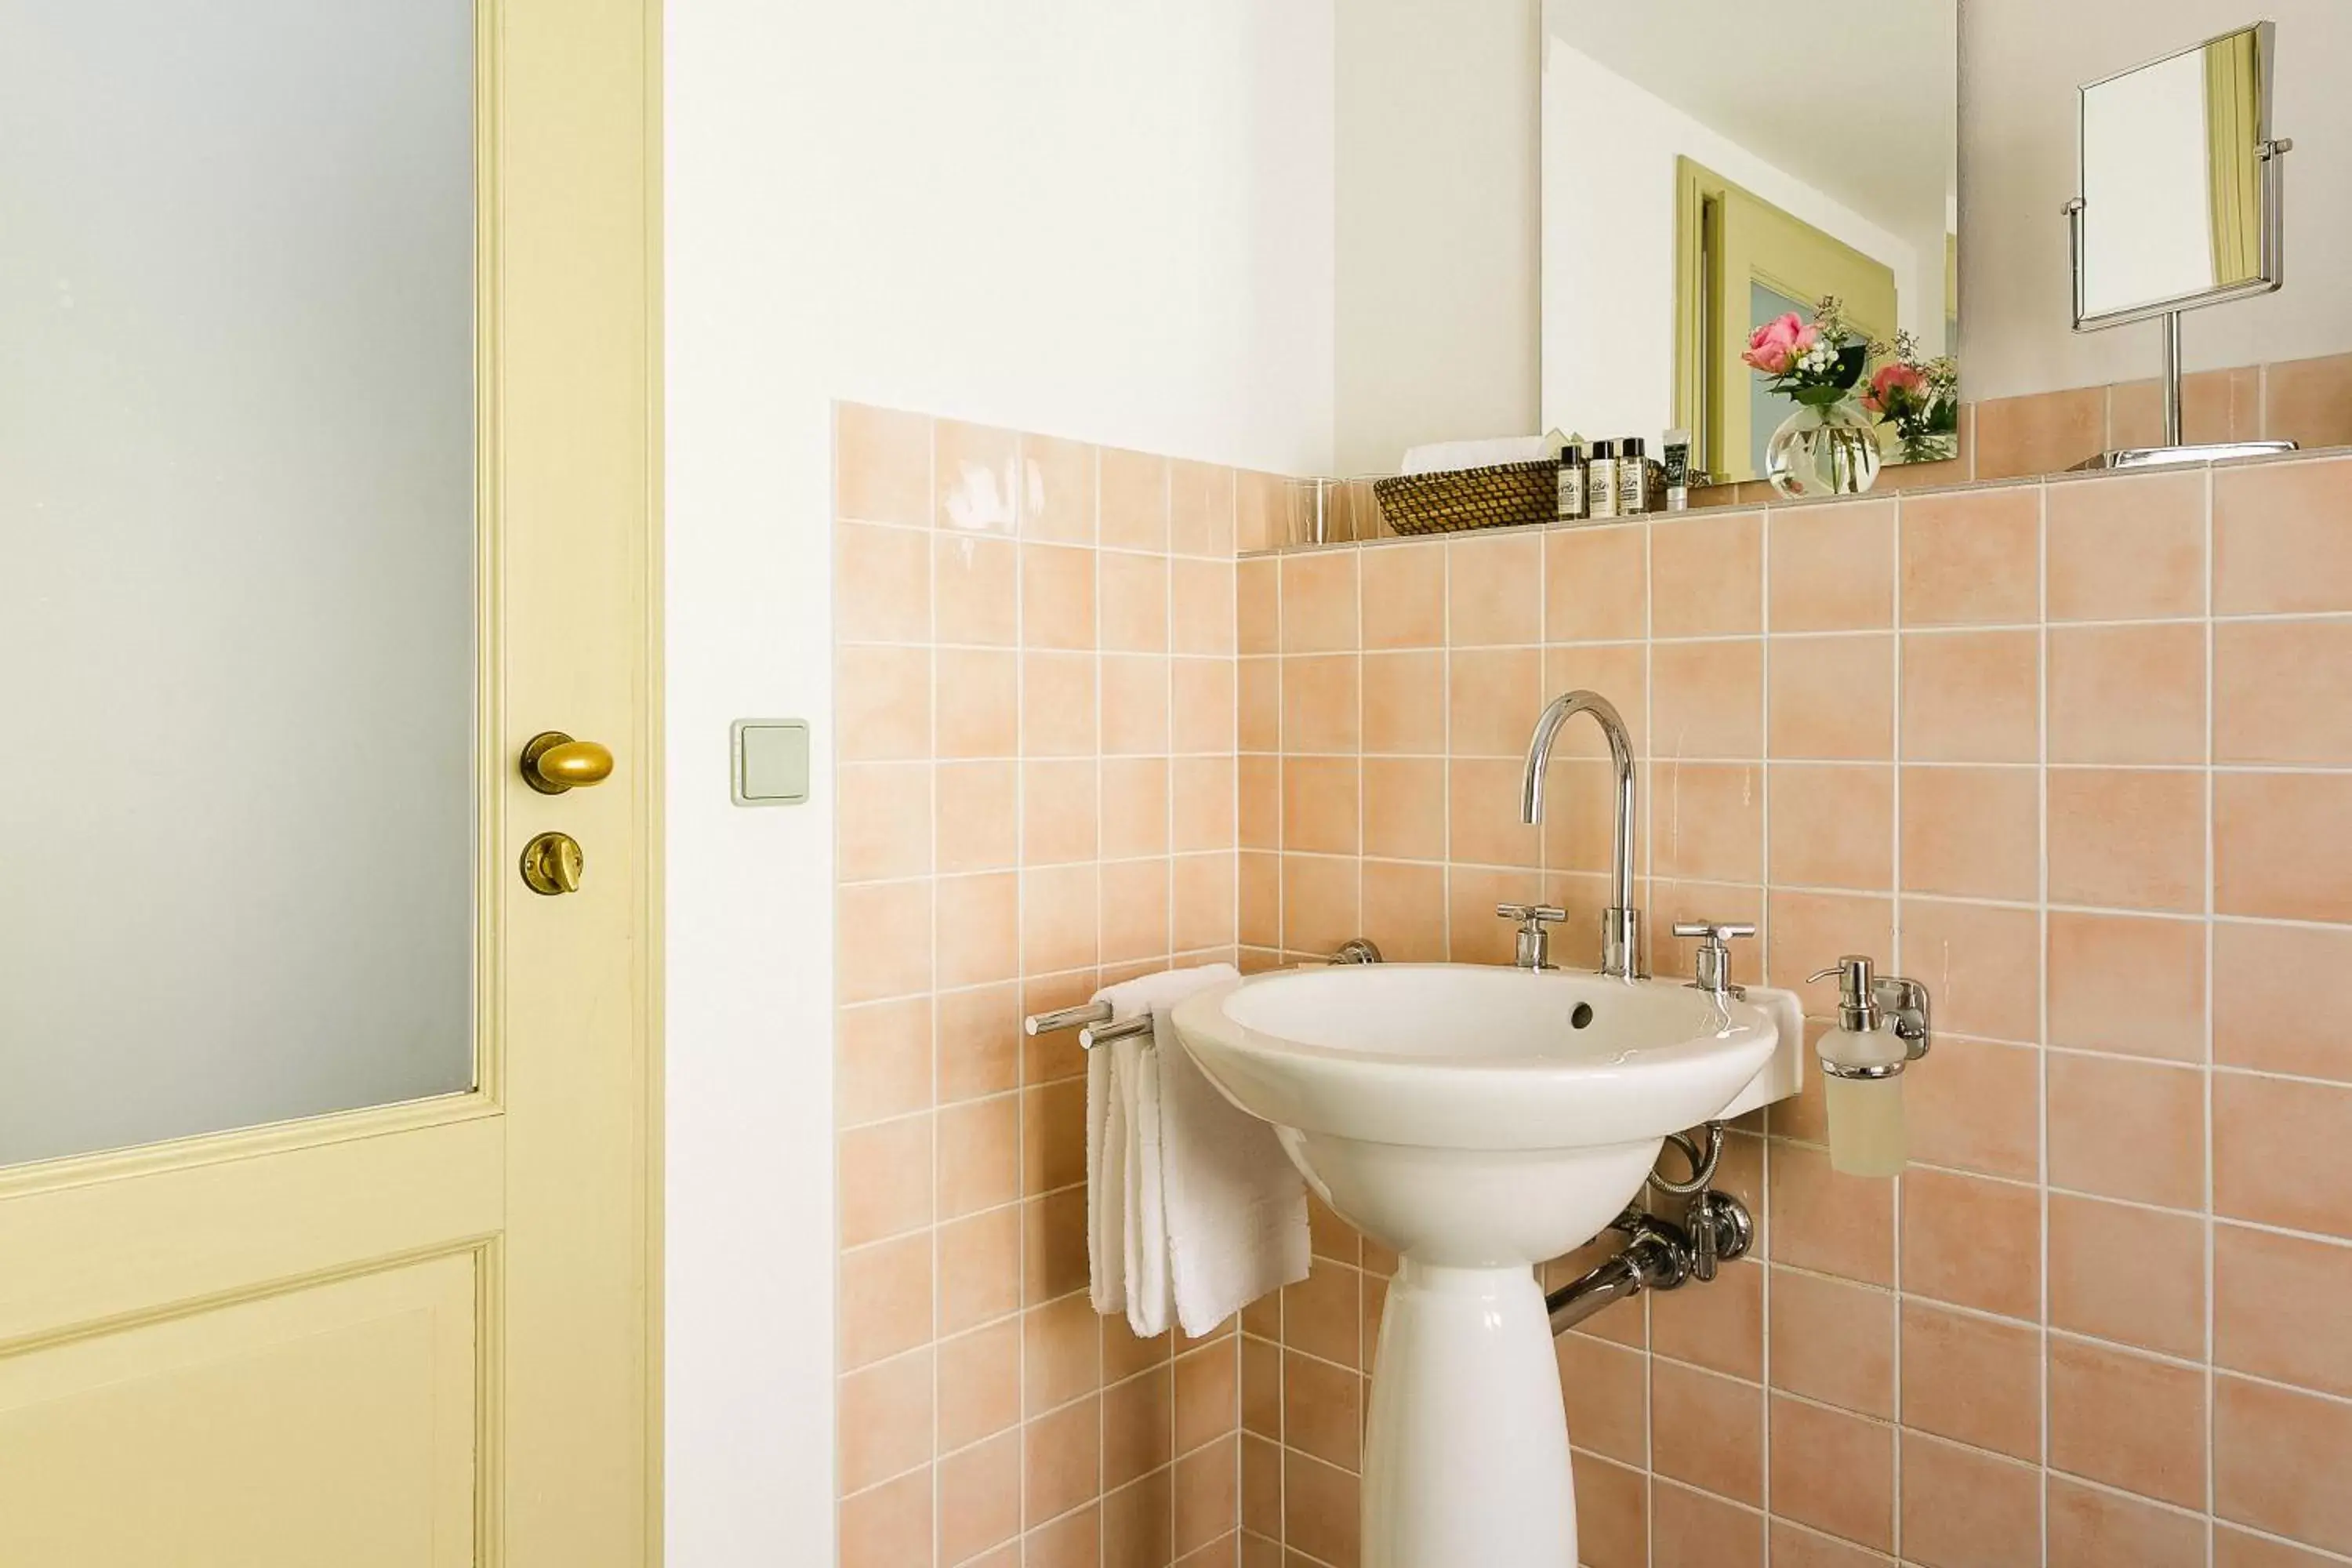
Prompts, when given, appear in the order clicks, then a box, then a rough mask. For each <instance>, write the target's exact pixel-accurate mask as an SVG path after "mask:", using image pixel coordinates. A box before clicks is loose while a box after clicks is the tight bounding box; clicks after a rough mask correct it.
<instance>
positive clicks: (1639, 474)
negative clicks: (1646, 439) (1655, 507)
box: [1617, 436, 1650, 517]
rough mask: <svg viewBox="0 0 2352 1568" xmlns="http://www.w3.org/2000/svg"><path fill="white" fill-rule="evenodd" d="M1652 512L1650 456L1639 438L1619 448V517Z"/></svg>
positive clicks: (1626, 442)
mask: <svg viewBox="0 0 2352 1568" xmlns="http://www.w3.org/2000/svg"><path fill="white" fill-rule="evenodd" d="M1647 510H1650V455H1649V452H1648V449H1647V448H1645V447H1643V444H1642V438H1641V437H1639V436H1628V437H1625V439H1624V440H1622V441H1621V442H1620V443H1618V446H1617V515H1618V516H1620V517H1637V516H1639V515H1640V514H1642V513H1643V512H1645V511H1647Z"/></svg>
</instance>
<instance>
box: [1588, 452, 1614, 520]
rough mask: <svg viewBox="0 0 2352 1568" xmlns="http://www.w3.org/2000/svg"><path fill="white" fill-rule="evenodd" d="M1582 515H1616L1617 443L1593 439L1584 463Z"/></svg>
mask: <svg viewBox="0 0 2352 1568" xmlns="http://www.w3.org/2000/svg"><path fill="white" fill-rule="evenodd" d="M1584 515H1585V516H1587V517H1615V516H1616V515H1617V443H1616V442H1614V441H1595V442H1594V443H1592V456H1591V457H1590V458H1587V459H1585V464H1584Z"/></svg>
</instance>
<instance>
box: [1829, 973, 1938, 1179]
mask: <svg viewBox="0 0 2352 1568" xmlns="http://www.w3.org/2000/svg"><path fill="white" fill-rule="evenodd" d="M1875 967H1876V966H1875V964H1874V963H1873V961H1872V960H1871V959H1870V958H1868V957H1867V956H1865V955H1864V954H1861V953H1853V952H1850V953H1847V954H1846V955H1845V956H1844V957H1843V958H1841V959H1839V960H1838V961H1837V963H1835V964H1833V965H1832V966H1831V967H1830V968H1827V969H1824V970H1822V971H1820V972H1818V973H1814V974H1812V975H1810V976H1808V978H1809V979H1811V980H1815V981H1820V980H1827V979H1829V978H1831V977H1832V975H1834V976H1835V977H1836V979H1837V983H1838V1010H1837V1025H1836V1026H1835V1027H1834V1028H1832V1029H1830V1030H1827V1031H1826V1032H1824V1033H1823V1034H1822V1037H1821V1039H1820V1041H1819V1042H1817V1043H1816V1045H1815V1046H1814V1047H1813V1048H1814V1052H1815V1054H1816V1055H1818V1056H1819V1057H1820V1058H1821V1063H1822V1098H1823V1100H1824V1102H1825V1103H1826V1105H1827V1108H1828V1110H1829V1123H1830V1168H1831V1169H1832V1170H1834V1171H1837V1172H1840V1173H1843V1174H1845V1175H1849V1176H1899V1175H1901V1174H1902V1173H1903V1167H1904V1165H1905V1164H1906V1163H1907V1162H1908V1160H1909V1158H1910V1142H1909V1137H1908V1133H1907V1131H1906V1127H1905V1123H1904V1117H1903V1072H1904V1069H1905V1068H1908V1067H1909V1066H1910V1065H1911V1064H1912V1063H1913V1062H1915V1061H1917V1060H1918V1059H1919V1058H1921V1057H1924V1056H1926V1055H1927V1047H1928V1045H1929V1030H1928V998H1927V987H1926V986H1924V985H1922V984H1919V983H1918V982H1917V981H1916V980H1906V979H1905V978H1903V976H1901V975H1899V974H1878V973H1874V969H1875Z"/></svg>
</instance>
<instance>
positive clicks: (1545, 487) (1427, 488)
mask: <svg viewBox="0 0 2352 1568" xmlns="http://www.w3.org/2000/svg"><path fill="white" fill-rule="evenodd" d="M1372 493H1373V494H1374V495H1376V496H1378V497H1379V498H1380V502H1381V515H1382V516H1384V517H1386V518H1387V519H1388V523H1389V526H1390V527H1391V528H1392V529H1394V530H1396V531H1398V532H1399V533H1458V532H1461V531H1464V530H1465V529H1472V528H1516V527H1518V526H1519V525H1521V524H1523V523H1529V522H1549V521H1552V520H1553V518H1555V517H1556V516H1558V515H1559V464H1558V463H1502V464H1498V465H1497V466H1496V467H1494V468H1454V469H1452V470H1450V471H1448V472H1445V473H1440V474H1399V475H1397V476H1396V477H1395V478H1393V479H1381V480H1379V481H1377V482H1376V483H1375V484H1374V485H1373V486H1372Z"/></svg>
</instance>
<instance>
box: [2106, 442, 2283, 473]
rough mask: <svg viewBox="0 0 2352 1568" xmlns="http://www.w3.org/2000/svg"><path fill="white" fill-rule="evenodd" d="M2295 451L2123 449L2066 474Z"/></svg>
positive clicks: (2217, 446)
mask: <svg viewBox="0 0 2352 1568" xmlns="http://www.w3.org/2000/svg"><path fill="white" fill-rule="evenodd" d="M2294 450H2295V444H2294V442H2292V441H2208V442H2205V443H2202V444H2200V445H2198V446H2192V447H2123V448H2122V449H2120V450H2118V451H2114V452H2101V453H2100V454H2099V455H2098V456H2097V457H2095V458H2084V459H2083V460H2082V461H2081V462H2079V463H2077V464H2075V465H2074V467H2073V468H2069V469H2067V470H2066V471H2067V472H2068V473H2070V474H2078V473H2086V472H2092V471H2095V470H2100V469H2105V468H2168V467H2170V466H2172V465H2175V464H2179V463H2225V462H2228V461H2230V460H2231V458H2274V457H2276V456H2277V455H2278V454H2280V453H2281V452H2292V451H2294Z"/></svg>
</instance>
